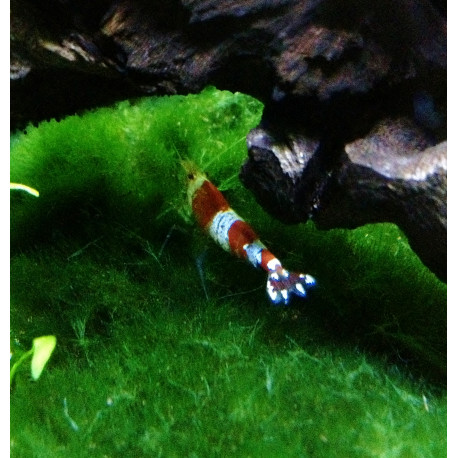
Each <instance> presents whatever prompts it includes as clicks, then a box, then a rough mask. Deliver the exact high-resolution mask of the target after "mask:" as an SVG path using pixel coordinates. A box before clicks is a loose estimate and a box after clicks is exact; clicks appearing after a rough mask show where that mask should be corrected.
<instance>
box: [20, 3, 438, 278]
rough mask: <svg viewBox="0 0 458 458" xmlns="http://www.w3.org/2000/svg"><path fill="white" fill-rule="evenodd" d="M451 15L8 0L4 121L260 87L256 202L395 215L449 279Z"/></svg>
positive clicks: (382, 7)
mask: <svg viewBox="0 0 458 458" xmlns="http://www.w3.org/2000/svg"><path fill="white" fill-rule="evenodd" d="M445 14H446V6H445V2H443V1H436V2H429V1H428V0H379V1H369V0H268V1H259V0H222V1H217V0H171V1H167V2H164V1H152V0H149V1H146V0H129V1H127V0H118V1H107V0H95V1H93V2H76V3H75V2H71V1H69V0H60V1H59V0H54V1H46V2H43V1H41V2H32V1H30V0H29V1H27V0H12V2H11V78H12V79H11V81H12V83H11V124H12V127H19V128H20V127H22V126H24V125H25V124H26V123H27V122H30V121H32V122H36V121H39V120H42V119H47V118H50V117H62V116H65V115H67V114H73V113H74V112H75V111H78V110H82V109H87V108H90V107H94V106H97V105H101V104H107V103H110V102H113V101H115V100H119V99H124V98H127V97H132V96H138V95H142V94H177V93H180V94H185V93H190V92H198V91H200V90H201V89H203V88H204V87H205V86H206V85H208V84H213V85H216V86H217V87H218V88H220V89H229V90H234V91H241V92H245V93H248V94H251V95H253V96H255V97H258V98H260V99H261V100H262V101H263V102H264V103H265V112H264V116H263V120H262V123H261V125H260V126H259V127H258V129H256V130H255V131H253V132H251V133H250V135H249V139H248V144H249V159H248V161H247V163H246V164H245V165H244V167H243V169H242V173H241V178H242V181H243V182H244V183H245V184H246V186H247V187H249V188H250V189H251V190H252V191H253V192H254V194H255V195H256V197H257V199H258V200H259V201H260V202H261V203H262V205H264V206H265V207H266V208H267V209H268V210H269V211H271V212H272V213H273V214H274V215H276V216H278V217H279V218H280V219H282V220H284V221H290V222H299V221H305V220H307V219H308V218H313V219H314V220H315V221H316V222H317V224H318V225H319V226H320V227H323V228H327V227H337V226H344V227H355V226H357V225H360V224H364V223H366V222H374V221H393V222H395V223H397V224H399V225H400V227H401V228H402V229H403V230H404V231H405V232H406V234H407V235H408V237H409V239H410V241H411V244H412V247H413V248H414V249H415V250H416V251H417V253H418V254H419V255H420V257H421V258H422V259H423V261H424V262H425V263H426V264H427V265H428V266H429V267H430V268H431V269H432V270H433V271H434V272H436V273H437V274H438V275H439V277H440V278H442V279H444V278H445V251H446V250H445V245H446V242H445V233H446V197H445V196H446V171H445V170H446V166H445V147H444V144H443V141H444V140H445V138H446V122H445V116H446V18H445ZM406 164H407V165H406ZM434 247H435V248H434Z"/></svg>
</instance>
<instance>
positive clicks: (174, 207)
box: [10, 88, 447, 457]
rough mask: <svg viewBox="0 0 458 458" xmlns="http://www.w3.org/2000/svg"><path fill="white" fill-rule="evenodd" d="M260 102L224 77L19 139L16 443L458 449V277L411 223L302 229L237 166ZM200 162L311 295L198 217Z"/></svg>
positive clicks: (21, 452) (22, 448)
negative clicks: (235, 254)
mask: <svg viewBox="0 0 458 458" xmlns="http://www.w3.org/2000/svg"><path fill="white" fill-rule="evenodd" d="M261 113H262V105H261V104H260V103H259V102H258V101H256V100H254V99H252V98H250V97H248V96H245V95H243V94H238V93H236V94H232V93H229V92H224V91H218V90H216V89H214V88H208V89H206V90H205V91H203V92H202V93H201V94H198V95H189V96H186V97H184V96H173V97H163V98H144V99H138V100H132V101H125V102H122V103H119V104H117V105H115V106H113V107H105V108H100V109H97V110H94V111H91V112H87V113H83V114H80V115H75V116H70V117H68V118H66V119H63V120H61V121H59V122H58V121H55V120H52V121H50V122H43V123H41V124H40V125H39V126H29V127H27V129H26V130H25V131H24V132H15V133H13V134H12V136H11V181H12V182H18V183H24V184H27V185H29V186H32V187H34V188H36V189H37V190H39V192H40V197H38V198H35V197H33V196H30V195H28V194H26V193H23V192H20V191H11V285H10V286H11V306H10V313H11V322H10V332H11V339H10V340H11V351H12V363H14V361H15V360H17V358H19V357H20V355H21V354H23V353H24V352H25V351H27V350H28V349H29V348H30V346H31V342H32V340H33V338H35V337H37V336H41V335H48V334H53V335H55V336H56V337H57V347H56V350H55V352H54V354H53V355H52V357H51V360H50V361H49V363H48V365H47V366H46V368H45V370H44V372H43V375H42V376H41V378H40V379H39V380H38V381H36V382H32V381H31V380H30V369H29V367H27V366H25V365H24V367H22V368H21V369H20V370H19V371H18V373H17V374H16V376H15V379H14V383H13V385H12V388H11V393H10V409H11V419H10V427H11V438H10V440H11V445H10V447H11V448H10V450H11V456H18V457H19V456H20V457H29V456H30V457H50V456H52V457H54V456H55V457H59V456H62V457H64V456H65V457H82V456H90V457H105V456H109V457H115V456H123V457H130V456H132V457H134V456H135V457H139V456H164V457H184V456H186V457H210V456H218V457H219V456H237V457H249V456H251V457H347V456H348V457H350V456H351V457H353V456H357V457H359V456H361V457H442V456H444V457H445V456H446V428H447V417H446V407H447V396H446V294H447V290H446V286H445V285H444V284H443V283H441V282H439V281H438V280H437V279H436V278H435V276H434V275H433V274H431V273H430V272H429V271H428V270H427V269H426V268H425V267H424V266H423V265H422V264H421V262H420V261H419V259H418V258H417V256H416V255H415V254H414V253H413V252H412V251H411V249H410V248H409V246H408V244H407V242H406V239H405V237H404V236H403V234H402V233H401V232H400V231H399V230H398V229H397V228H396V227H395V226H393V225H390V224H378V225H371V226H365V227H361V228H358V229H356V230H353V231H345V230H332V231H326V232H324V231H318V230H317V229H315V227H314V226H313V224H311V223H307V224H304V225H297V226H284V225H283V224H281V223H279V222H278V221H275V220H273V219H272V218H270V217H269V216H268V215H267V214H266V213H265V212H263V210H262V209H261V208H259V206H258V205H257V204H256V203H255V201H254V199H253V197H252V196H251V195H250V194H249V192H248V191H246V190H245V189H244V188H243V187H242V186H241V185H240V183H239V181H238V179H237V174H238V170H239V168H240V165H241V164H242V162H243V160H244V158H245V156H246V145H245V136H246V133H247V132H248V131H249V129H251V128H253V127H254V126H256V125H257V123H258V122H259V119H260V116H261ZM180 158H189V159H192V160H193V161H194V162H196V163H197V164H198V165H199V166H200V167H201V168H202V169H203V170H204V171H205V172H207V173H208V175H209V176H210V178H211V180H212V181H213V182H214V183H215V184H217V185H218V186H219V187H220V188H221V189H222V190H223V191H224V192H225V195H226V197H227V198H228V200H229V201H230V202H231V203H232V206H233V208H234V209H236V211H237V212H238V213H240V214H241V215H242V216H243V217H245V219H247V220H248V221H249V222H250V223H251V224H252V225H253V227H254V228H255V229H256V230H257V232H258V233H259V234H260V236H261V238H262V240H263V241H264V243H266V245H268V246H269V248H271V250H272V251H273V252H274V253H275V254H276V255H277V256H278V257H279V258H280V259H281V260H282V261H283V262H284V265H285V266H286V267H287V268H291V269H295V270H302V271H305V272H307V273H310V274H312V275H313V276H314V277H315V278H316V279H317V282H318V286H317V288H316V289H315V290H314V291H312V293H311V294H310V296H309V297H308V298H307V299H305V300H300V299H297V300H295V301H293V302H292V303H291V304H290V305H289V306H288V307H275V306H273V305H271V304H270V303H269V300H268V298H267V296H266V293H265V280H266V278H265V274H264V273H263V272H261V271H256V270H254V269H253V268H252V267H251V266H250V265H248V264H245V263H244V262H243V261H241V260H238V259H235V258H232V257H231V256H230V254H228V253H225V252H223V251H221V249H220V248H219V247H217V246H214V245H213V244H212V243H213V242H212V241H210V240H208V239H207V238H206V236H205V235H204V234H202V233H201V232H200V231H199V230H198V229H196V227H195V225H194V224H193V220H192V216H191V215H190V213H189V209H188V208H187V205H186V199H185V193H186V189H185V184H184V183H185V180H184V176H183V170H182V168H181V166H180V163H179V160H180Z"/></svg>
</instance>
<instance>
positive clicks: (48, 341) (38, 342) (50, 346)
mask: <svg viewBox="0 0 458 458" xmlns="http://www.w3.org/2000/svg"><path fill="white" fill-rule="evenodd" d="M55 347H56V336H42V337H37V338H36V339H33V356H32V378H33V379H34V380H38V378H39V377H40V375H41V373H42V372H43V369H44V367H45V366H46V363H47V362H48V360H49V358H50V357H51V354H52V352H53V351H54V348H55Z"/></svg>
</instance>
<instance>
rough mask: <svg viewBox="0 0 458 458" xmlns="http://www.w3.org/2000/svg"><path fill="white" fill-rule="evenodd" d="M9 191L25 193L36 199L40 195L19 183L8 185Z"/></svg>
mask: <svg viewBox="0 0 458 458" xmlns="http://www.w3.org/2000/svg"><path fill="white" fill-rule="evenodd" d="M10 189H15V190H19V191H25V192H28V193H29V194H31V195H32V196H35V197H38V196H39V195H40V193H39V192H38V191H37V190H36V189H34V188H31V187H30V186H27V185H25V184H21V183H10Z"/></svg>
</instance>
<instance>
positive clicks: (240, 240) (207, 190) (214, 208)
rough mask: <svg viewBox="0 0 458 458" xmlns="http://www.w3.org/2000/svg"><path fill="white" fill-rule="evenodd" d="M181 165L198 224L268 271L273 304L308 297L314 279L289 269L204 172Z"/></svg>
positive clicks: (254, 264)
mask: <svg viewBox="0 0 458 458" xmlns="http://www.w3.org/2000/svg"><path fill="white" fill-rule="evenodd" d="M182 164H183V167H184V168H185V170H186V173H187V178H188V188H187V196H188V202H189V205H190V207H191V208H192V212H193V214H194V216H195V218H196V220H197V223H198V224H199V226H201V227H202V228H203V229H204V230H205V231H206V232H207V233H208V235H209V236H210V237H211V238H212V239H213V240H214V241H215V242H216V243H217V244H218V245H220V246H221V247H222V248H223V249H224V250H226V251H228V252H231V253H232V254H234V255H235V256H237V257H239V258H241V259H246V260H247V261H248V262H249V263H251V264H252V265H253V266H254V267H260V268H262V269H264V270H265V271H266V272H267V274H268V276H267V294H268V296H269V298H270V300H271V301H272V302H273V303H274V304H280V303H284V304H285V305H286V304H288V302H289V300H290V298H291V295H292V294H294V295H296V296H299V297H305V296H306V295H307V290H308V289H310V288H311V287H313V286H314V285H315V279H314V278H313V277H312V276H311V275H308V274H302V273H295V272H289V271H288V270H286V269H285V268H284V267H283V266H282V264H281V262H280V261H279V260H278V259H277V257H276V256H275V255H274V254H272V253H271V252H270V251H269V250H268V249H267V247H266V246H265V245H264V244H263V243H262V242H261V241H260V240H259V237H258V236H257V235H256V233H255V232H254V230H253V229H252V228H251V226H250V225H249V224H248V223H246V222H245V221H244V220H243V219H242V218H241V217H240V216H239V215H238V214H237V213H236V212H235V211H234V210H233V209H232V208H231V207H230V205H229V203H228V202H227V200H226V199H225V197H224V196H223V194H222V193H221V192H220V191H219V190H218V188H217V187H216V186H215V185H214V184H213V183H211V182H210V181H209V180H208V178H207V177H206V176H205V174H203V173H202V172H200V171H199V170H197V168H196V166H195V165H194V164H192V163H191V162H189V161H182Z"/></svg>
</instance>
